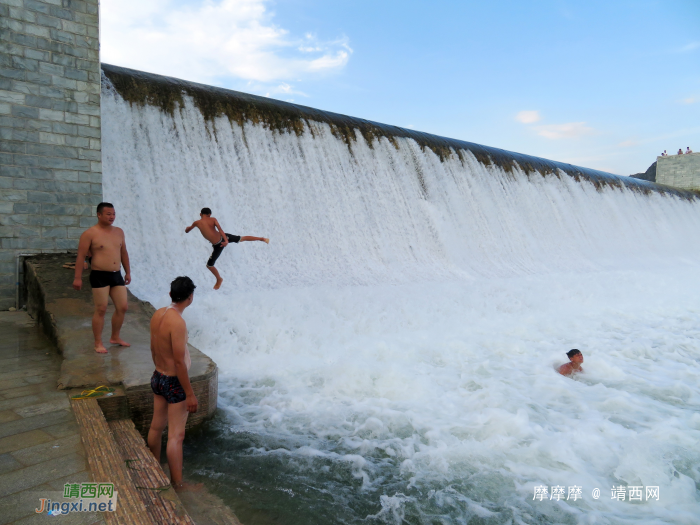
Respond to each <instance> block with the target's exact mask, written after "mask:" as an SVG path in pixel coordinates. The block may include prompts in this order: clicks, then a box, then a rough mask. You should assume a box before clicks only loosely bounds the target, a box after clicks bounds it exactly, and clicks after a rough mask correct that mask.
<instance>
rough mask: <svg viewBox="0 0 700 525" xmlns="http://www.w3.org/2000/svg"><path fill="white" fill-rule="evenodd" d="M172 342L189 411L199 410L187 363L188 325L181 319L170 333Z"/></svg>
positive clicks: (178, 376) (174, 357)
mask: <svg viewBox="0 0 700 525" xmlns="http://www.w3.org/2000/svg"><path fill="white" fill-rule="evenodd" d="M170 342H171V344H172V348H173V359H174V360H175V371H176V373H177V378H178V379H179V380H180V385H182V389H183V390H184V391H185V395H186V396H187V399H186V400H185V402H186V403H187V411H188V412H191V413H195V412H197V397H196V396H195V395H194V390H192V385H191V384H190V375H189V372H188V371H187V363H186V362H185V356H186V354H187V326H185V322H184V321H180V322H179V323H177V324H176V325H175V326H174V327H173V331H172V332H171V333H170Z"/></svg>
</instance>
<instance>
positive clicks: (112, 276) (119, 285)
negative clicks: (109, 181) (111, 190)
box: [73, 202, 131, 354]
mask: <svg viewBox="0 0 700 525" xmlns="http://www.w3.org/2000/svg"><path fill="white" fill-rule="evenodd" d="M115 217H116V213H115V212H114V206H112V205H111V204H110V203H109V202H101V203H99V204H98V205H97V224H95V225H94V226H93V227H91V228H88V229H87V230H85V231H84V232H83V234H82V235H81V236H80V241H79V243H78V257H77V259H76V260H75V278H74V279H73V288H75V289H76V290H80V289H81V288H82V287H83V264H84V262H85V257H86V256H87V254H88V253H91V254H92V270H91V271H90V286H92V299H93V301H94V302H95V314H94V315H93V316H92V333H93V334H94V336H95V352H97V353H98V354H106V353H107V349H106V348H105V346H104V345H103V344H102V328H103V327H104V324H105V314H106V313H107V300H108V298H109V297H111V298H112V302H113V303H114V315H112V336H111V337H110V338H109V342H110V343H112V344H114V345H120V346H131V345H130V344H129V343H127V342H125V341H124V340H123V339H122V338H121V337H120V336H119V331H120V330H121V328H122V324H123V323H124V314H125V313H126V308H127V296H126V285H127V284H129V283H130V282H131V268H130V266H129V254H128V253H127V251H126V242H125V240H124V232H123V231H122V229H121V228H117V227H116V226H112V223H113V222H114V219H115ZM122 265H123V266H124V272H125V274H126V275H124V277H122V274H121V267H122Z"/></svg>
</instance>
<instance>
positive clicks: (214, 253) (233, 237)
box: [207, 233, 241, 266]
mask: <svg viewBox="0 0 700 525" xmlns="http://www.w3.org/2000/svg"><path fill="white" fill-rule="evenodd" d="M225 235H226V238H227V239H228V242H236V243H237V242H238V241H240V240H241V236H240V235H231V234H230V233H226V234H225ZM222 242H224V240H223V239H221V240H220V241H219V242H217V243H216V244H215V245H214V251H212V252H211V257H209V260H208V261H207V266H214V264H215V263H216V260H217V259H218V258H219V255H221V252H223V251H224V247H223V246H221V243H222Z"/></svg>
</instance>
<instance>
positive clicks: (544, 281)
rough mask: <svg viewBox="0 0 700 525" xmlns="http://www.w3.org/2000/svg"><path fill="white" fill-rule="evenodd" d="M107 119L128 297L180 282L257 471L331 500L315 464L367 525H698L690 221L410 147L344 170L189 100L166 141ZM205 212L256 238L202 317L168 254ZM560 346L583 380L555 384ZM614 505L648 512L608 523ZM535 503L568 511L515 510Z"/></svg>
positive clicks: (319, 142)
mask: <svg viewBox="0 0 700 525" xmlns="http://www.w3.org/2000/svg"><path fill="white" fill-rule="evenodd" d="M102 108H103V109H102V112H103V115H102V116H103V130H102V131H103V145H104V147H103V166H104V174H105V175H104V193H105V198H106V200H108V201H112V202H114V203H115V205H116V209H117V222H118V224H119V225H120V226H121V227H122V228H124V230H125V232H126V236H127V246H128V248H129V252H130V255H131V260H132V266H133V271H132V277H133V284H132V286H131V289H132V291H133V292H135V293H136V295H137V296H139V297H141V298H143V299H146V300H149V301H151V302H152V303H154V304H156V305H158V306H160V305H163V304H166V302H167V290H168V285H169V282H170V281H171V280H172V279H173V278H174V277H176V276H177V275H184V274H186V275H189V276H191V277H192V278H193V279H194V280H195V283H196V284H197V285H198V289H197V292H196V294H195V297H196V298H195V302H194V304H193V306H192V307H191V308H189V309H188V310H187V312H186V314H185V318H186V319H187V322H188V327H189V329H190V335H191V341H192V343H193V344H194V345H195V346H197V347H199V348H200V349H201V350H202V351H204V352H205V353H207V354H209V355H210V356H211V357H212V358H213V359H214V360H215V361H216V362H217V363H218V365H219V367H220V376H219V379H220V386H219V389H220V399H219V403H220V406H221V407H223V408H224V409H225V411H226V413H227V414H228V416H227V417H229V418H230V421H231V427H232V428H233V429H234V430H237V431H247V432H249V433H251V434H254V435H258V436H261V437H263V438H266V439H268V440H269V441H268V442H269V443H271V444H272V443H274V446H272V445H270V446H259V447H257V448H255V449H251V450H249V451H248V452H247V453H248V454H249V455H250V456H252V457H256V456H258V457H260V458H261V461H263V460H264V458H266V457H272V456H277V457H285V458H289V461H290V462H292V463H293V464H295V465H297V467H295V468H298V472H297V476H298V479H300V480H303V481H300V483H301V484H302V485H305V486H315V485H322V484H323V483H324V482H325V481H324V479H326V478H324V475H323V472H321V471H322V470H323V468H327V467H322V468H320V467H318V465H317V464H316V463H314V461H315V460H316V459H318V458H321V459H323V460H324V461H328V462H331V463H333V464H337V465H340V467H341V468H346V469H347V470H348V471H349V472H350V473H351V474H352V476H353V477H354V478H352V479H355V480H356V483H355V485H353V486H351V487H349V488H348V494H350V495H351V496H348V497H352V498H356V499H361V500H364V501H366V502H368V505H369V507H372V506H374V509H375V511H376V513H375V511H373V512H371V513H367V512H366V513H364V514H362V515H361V516H359V518H366V519H365V521H368V522H387V523H401V521H402V520H404V519H405V520H407V521H408V522H411V523H434V522H435V523H467V522H469V520H470V519H477V520H478V519H480V520H482V521H479V522H480V523H482V522H483V523H611V524H612V523H689V524H690V523H696V522H697V516H698V515H700V498H699V497H698V486H699V484H700V450H699V448H698V440H699V439H700V413H699V412H698V410H699V409H700V387H699V386H698V385H699V384H700V381H699V380H700V366H699V365H698V358H700V331H699V330H698V325H699V323H698V322H699V321H700V299H698V297H700V284H698V282H697V281H698V280H697V277H696V276H697V272H698V269H699V268H698V266H699V265H698V263H697V260H698V256H699V255H700V249H699V248H698V233H697V232H698V231H700V207H699V206H698V204H696V203H694V202H687V201H683V200H680V199H679V198H677V197H673V196H663V195H659V194H652V195H643V194H640V193H636V192H633V191H630V190H626V189H625V190H620V189H605V190H603V191H597V190H596V189H595V188H594V187H593V185H592V184H590V183H587V182H576V181H574V180H573V179H571V178H570V177H568V176H566V175H562V176H561V177H560V178H558V177H554V176H548V177H544V178H543V177H540V176H539V175H537V176H532V177H529V178H528V177H527V176H525V175H524V174H522V173H515V174H510V175H509V174H506V173H504V172H502V171H501V170H500V169H499V168H495V167H489V168H486V167H484V166H482V165H481V164H479V163H478V162H477V161H476V159H475V158H474V157H473V156H471V154H468V153H467V154H466V162H465V164H464V165H463V164H462V163H461V162H460V161H459V160H458V159H457V158H456V157H455V158H453V159H451V160H447V161H445V162H440V160H439V159H438V158H437V157H436V156H435V155H433V154H432V153H431V152H429V151H428V152H424V151H422V150H421V149H420V148H419V147H418V146H417V145H416V144H415V143H414V142H413V141H411V140H408V139H398V140H397V143H398V149H396V148H395V147H394V146H393V145H391V144H390V143H389V142H388V141H386V140H384V139H382V140H380V141H378V142H375V143H374V148H370V147H369V146H367V144H366V143H365V142H364V140H363V139H362V138H361V137H359V140H358V141H357V142H356V143H355V144H353V146H352V154H351V153H350V151H349V149H348V147H347V146H346V145H345V144H344V143H343V142H342V141H340V140H338V139H336V138H334V137H333V136H332V134H331V133H330V129H329V128H328V127H327V126H326V125H324V124H314V136H313V137H312V135H311V133H308V132H307V133H305V134H304V135H302V136H299V137H297V136H296V135H293V134H292V135H288V134H279V133H277V132H271V131H269V130H266V129H265V128H263V127H262V126H257V125H253V124H246V125H245V127H244V129H241V128H240V127H238V125H237V124H235V123H233V124H231V123H229V121H228V120H227V119H224V118H222V119H219V120H216V122H215V125H212V124H211V123H205V122H204V120H203V119H202V116H201V115H200V113H199V112H198V110H197V109H196V108H195V107H194V105H193V104H192V103H191V101H189V100H186V105H185V107H184V108H182V110H181V111H176V112H175V114H174V116H170V115H167V114H163V113H162V112H160V110H158V109H156V108H153V107H150V106H146V107H145V108H136V107H131V106H130V105H129V104H127V103H124V102H123V101H122V100H121V99H120V98H119V97H118V95H115V94H114V93H113V92H112V91H110V90H103V102H102ZM204 206H208V207H210V208H212V210H213V215H214V216H215V217H217V218H218V219H219V221H220V222H221V224H222V225H223V226H224V228H225V229H226V230H227V231H228V232H229V233H233V234H239V235H256V236H265V237H270V239H271V242H270V245H269V246H268V245H265V244H263V243H258V242H246V243H241V244H240V245H230V246H229V247H228V248H227V249H226V250H224V252H223V254H222V256H221V258H220V259H219V262H218V263H217V267H218V268H219V271H220V272H221V273H222V275H223V277H224V279H225V281H224V285H223V288H222V289H221V290H220V291H218V292H214V291H212V290H211V289H210V288H211V286H212V285H213V277H212V276H211V274H210V273H209V272H208V271H207V270H206V268H205V262H206V259H207V258H208V256H209V253H210V250H211V247H210V246H208V244H207V243H206V241H204V240H203V239H202V238H201V236H199V235H198V233H197V232H196V231H195V232H193V233H191V234H189V235H185V233H184V229H185V227H186V226H188V225H189V224H191V222H192V221H193V220H194V219H196V218H198V214H199V210H200V208H202V207H204ZM573 347H577V348H580V349H581V350H582V351H583V353H584V356H585V363H584V368H585V369H586V374H585V375H582V376H579V378H578V379H577V380H571V379H568V378H564V377H561V376H559V375H558V374H556V373H555V371H554V369H553V366H554V365H556V364H560V363H563V362H564V361H565V360H566V357H565V355H564V352H566V351H567V350H568V349H570V348H573ZM620 484H622V485H625V486H628V485H632V486H659V487H660V500H659V501H642V502H641V503H640V502H629V501H624V502H621V501H617V500H612V499H611V487H612V486H613V485H616V486H617V485H620ZM537 485H547V486H553V485H561V486H564V487H565V489H566V488H567V487H569V486H574V485H578V486H581V487H582V492H583V499H582V500H578V501H576V502H574V501H571V500H569V501H566V500H564V501H559V502H557V501H550V500H547V501H543V502H540V501H533V491H534V487H535V486H537ZM318 488H319V490H321V491H322V490H323V489H324V487H323V486H320V487H318ZM594 488H599V489H600V490H601V497H600V499H598V500H595V499H593V497H592V495H591V494H592V491H593V489H594ZM280 490H285V491H294V490H297V489H296V488H295V487H291V486H290V487H285V486H282V487H280ZM329 490H330V489H329ZM360 520H361V519H360ZM339 521H340V520H339Z"/></svg>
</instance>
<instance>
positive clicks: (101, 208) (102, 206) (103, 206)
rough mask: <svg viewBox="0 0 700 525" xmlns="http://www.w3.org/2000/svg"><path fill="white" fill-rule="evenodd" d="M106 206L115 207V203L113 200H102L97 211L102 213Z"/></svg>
mask: <svg viewBox="0 0 700 525" xmlns="http://www.w3.org/2000/svg"><path fill="white" fill-rule="evenodd" d="M105 208H112V209H114V205H113V204H112V203H111V202H101V203H99V204H98V205H97V213H102V210H104V209H105Z"/></svg>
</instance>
